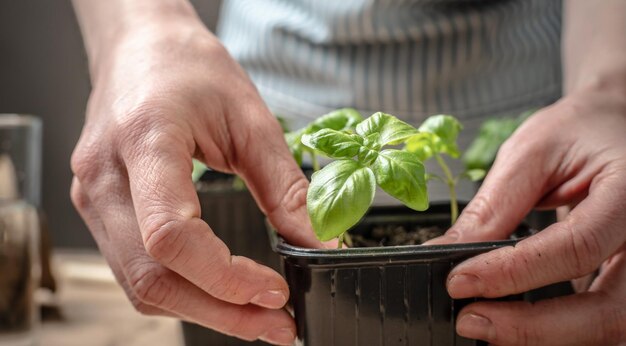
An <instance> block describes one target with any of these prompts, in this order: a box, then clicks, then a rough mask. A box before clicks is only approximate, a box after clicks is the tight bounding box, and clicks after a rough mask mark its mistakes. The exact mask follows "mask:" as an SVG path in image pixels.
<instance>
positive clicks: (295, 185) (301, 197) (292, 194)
mask: <svg viewBox="0 0 626 346" xmlns="http://www.w3.org/2000/svg"><path fill="white" fill-rule="evenodd" d="M291 176H293V177H294V179H293V181H292V182H291V183H290V184H288V185H287V186H289V188H288V189H287V192H286V193H285V194H284V195H283V198H282V199H281V200H280V201H278V204H277V205H276V206H274V207H273V208H272V209H271V210H269V211H268V215H269V216H270V217H271V216H273V215H274V214H277V213H280V214H282V213H293V212H295V211H296V210H298V209H300V208H302V207H303V206H305V205H306V194H307V191H308V187H309V182H308V181H307V180H306V178H304V176H302V175H301V173H300V175H298V174H292V175H291ZM278 226H279V225H276V227H278Z"/></svg>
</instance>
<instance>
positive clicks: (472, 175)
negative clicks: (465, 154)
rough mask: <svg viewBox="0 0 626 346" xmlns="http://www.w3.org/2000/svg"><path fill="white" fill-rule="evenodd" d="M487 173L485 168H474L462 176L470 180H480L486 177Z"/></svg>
mask: <svg viewBox="0 0 626 346" xmlns="http://www.w3.org/2000/svg"><path fill="white" fill-rule="evenodd" d="M485 174H487V172H485V170H484V169H480V168H474V169H470V170H467V171H465V172H463V173H461V176H462V177H465V178H467V179H469V180H470V181H479V180H482V179H483V178H484V177H485Z"/></svg>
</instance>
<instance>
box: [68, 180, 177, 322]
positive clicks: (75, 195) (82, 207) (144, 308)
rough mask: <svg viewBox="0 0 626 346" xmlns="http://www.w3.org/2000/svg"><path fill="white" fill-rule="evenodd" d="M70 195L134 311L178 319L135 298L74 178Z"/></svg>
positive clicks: (112, 247) (102, 228)
mask: <svg viewBox="0 0 626 346" xmlns="http://www.w3.org/2000/svg"><path fill="white" fill-rule="evenodd" d="M70 194H71V197H72V202H73V203H74V206H75V208H76V210H77V211H78V214H79V215H80V217H81V218H82V219H83V220H84V221H85V223H86V224H87V226H88V227H89V230H90V231H91V233H92V234H93V236H94V239H95V240H96V243H97V244H98V248H99V250H100V252H101V253H102V255H103V256H104V257H105V258H106V260H107V263H108V264H109V267H110V268H111V271H112V272H113V275H114V276H115V279H116V280H117V282H119V284H120V286H122V289H124V292H125V293H126V296H127V297H128V299H129V300H130V301H131V303H132V304H133V306H134V307H135V309H136V310H137V311H139V312H141V313H142V314H144V315H161V316H170V317H179V316H178V315H176V314H174V313H172V312H169V311H165V310H163V309H159V308H157V307H155V306H151V305H148V304H144V303H143V302H141V301H140V300H139V299H138V298H137V297H136V296H135V294H134V292H133V290H132V288H131V287H130V285H129V284H128V281H127V280H126V276H125V275H124V273H123V272H122V270H121V268H120V263H119V261H118V260H117V258H118V256H117V255H116V254H114V253H113V252H112V251H111V250H112V249H115V247H114V246H111V242H110V239H109V236H108V235H107V233H106V229H105V227H104V223H103V222H102V219H101V218H100V216H99V215H98V212H97V210H96V209H95V208H94V207H93V204H92V203H91V201H90V200H89V196H87V194H86V193H85V191H84V190H83V188H82V187H81V184H80V181H79V180H78V179H77V178H76V177H74V178H73V179H72V185H71V188H70Z"/></svg>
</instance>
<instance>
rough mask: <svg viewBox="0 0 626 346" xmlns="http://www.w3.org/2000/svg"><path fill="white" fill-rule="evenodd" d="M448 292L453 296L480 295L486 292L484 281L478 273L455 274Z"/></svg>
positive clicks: (450, 281) (468, 296)
mask: <svg viewBox="0 0 626 346" xmlns="http://www.w3.org/2000/svg"><path fill="white" fill-rule="evenodd" d="M446 286H447V288H448V294H450V296H451V297H452V298H456V299H459V298H470V297H480V296H482V294H483V292H484V288H485V287H484V285H483V281H482V280H481V279H480V278H478V276H476V275H472V274H457V275H453V276H452V277H451V278H450V280H448V284H447V285H446Z"/></svg>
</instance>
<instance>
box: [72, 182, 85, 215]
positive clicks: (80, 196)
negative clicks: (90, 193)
mask: <svg viewBox="0 0 626 346" xmlns="http://www.w3.org/2000/svg"><path fill="white" fill-rule="evenodd" d="M70 199H71V200H72V204H74V207H75V208H76V209H77V210H85V209H87V208H88V207H89V204H90V202H89V199H88V198H87V196H85V193H84V191H83V190H82V188H81V187H80V186H79V185H78V184H77V183H73V184H72V187H71V189H70Z"/></svg>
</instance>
